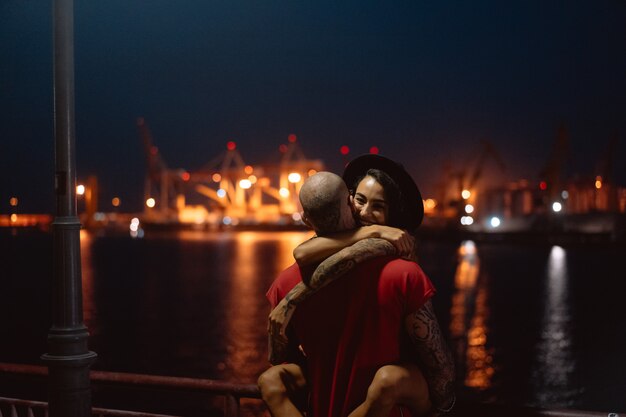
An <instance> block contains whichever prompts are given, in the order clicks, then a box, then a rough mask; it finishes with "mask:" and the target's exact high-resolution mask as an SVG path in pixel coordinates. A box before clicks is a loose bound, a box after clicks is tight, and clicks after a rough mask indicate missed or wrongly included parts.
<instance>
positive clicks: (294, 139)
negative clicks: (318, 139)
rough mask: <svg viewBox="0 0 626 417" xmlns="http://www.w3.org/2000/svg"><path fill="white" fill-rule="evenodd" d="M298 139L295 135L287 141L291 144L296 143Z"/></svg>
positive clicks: (290, 136)
mask: <svg viewBox="0 0 626 417" xmlns="http://www.w3.org/2000/svg"><path fill="white" fill-rule="evenodd" d="M297 139H298V138H297V137H296V135H294V134H293V133H292V134H291V135H289V136H288V137H287V140H288V141H289V143H295V141H296V140H297Z"/></svg>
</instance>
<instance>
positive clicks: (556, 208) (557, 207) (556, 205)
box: [552, 201, 563, 213]
mask: <svg viewBox="0 0 626 417" xmlns="http://www.w3.org/2000/svg"><path fill="white" fill-rule="evenodd" d="M562 209H563V206H562V205H561V203H559V202H558V201H556V202H554V203H552V211H554V212H555V213H558V212H559V211H561V210H562Z"/></svg>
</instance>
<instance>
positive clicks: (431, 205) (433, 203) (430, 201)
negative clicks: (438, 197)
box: [424, 198, 437, 210]
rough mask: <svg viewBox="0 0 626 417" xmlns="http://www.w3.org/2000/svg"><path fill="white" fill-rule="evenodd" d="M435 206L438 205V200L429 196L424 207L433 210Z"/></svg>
mask: <svg viewBox="0 0 626 417" xmlns="http://www.w3.org/2000/svg"><path fill="white" fill-rule="evenodd" d="M435 207H437V202H436V201H435V200H433V199H432V198H427V199H426V200H424V208H425V209H426V210H432V209H434V208H435Z"/></svg>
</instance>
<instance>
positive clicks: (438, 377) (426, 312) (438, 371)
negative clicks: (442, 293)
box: [406, 301, 455, 408]
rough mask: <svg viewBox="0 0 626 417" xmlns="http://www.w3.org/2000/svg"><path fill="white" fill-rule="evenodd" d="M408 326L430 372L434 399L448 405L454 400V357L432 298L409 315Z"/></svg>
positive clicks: (423, 362)
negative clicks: (436, 314) (443, 333)
mask: <svg viewBox="0 0 626 417" xmlns="http://www.w3.org/2000/svg"><path fill="white" fill-rule="evenodd" d="M406 328H407V331H408V333H409V336H410V337H411V340H412V342H413V345H414V347H415V349H416V352H417V355H418V361H419V363H420V364H421V366H422V368H423V371H424V373H425V375H426V380H427V381H428V386H429V388H430V396H431V402H432V403H433V405H434V406H435V407H438V408H447V407H448V406H450V404H451V403H452V402H453V401H454V375H455V372H454V361H453V359H452V354H451V353H450V350H449V349H448V347H447V346H446V343H445V341H444V340H443V337H442V334H441V330H440V328H439V323H438V322H437V317H436V316H435V312H434V310H433V307H432V304H431V302H430V301H427V302H426V304H424V306H423V307H422V308H420V309H419V310H418V311H416V312H414V313H412V314H411V315H409V317H407V319H406Z"/></svg>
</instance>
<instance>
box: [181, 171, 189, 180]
mask: <svg viewBox="0 0 626 417" xmlns="http://www.w3.org/2000/svg"><path fill="white" fill-rule="evenodd" d="M181 178H182V179H183V181H189V179H190V178H191V175H189V173H188V172H183V173H182V175H181Z"/></svg>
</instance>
